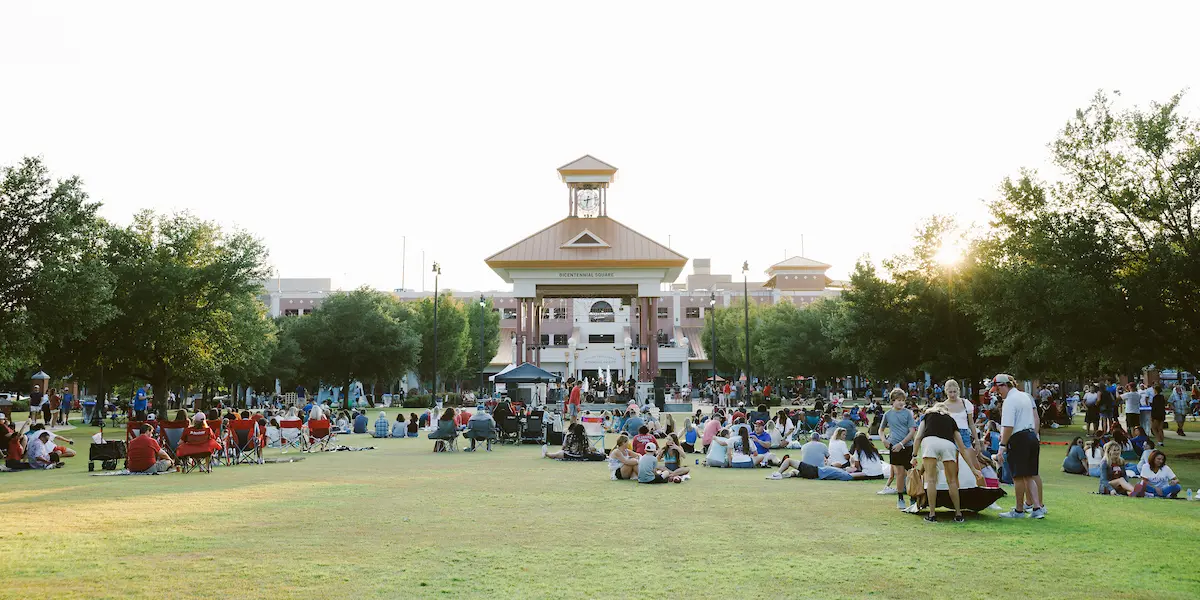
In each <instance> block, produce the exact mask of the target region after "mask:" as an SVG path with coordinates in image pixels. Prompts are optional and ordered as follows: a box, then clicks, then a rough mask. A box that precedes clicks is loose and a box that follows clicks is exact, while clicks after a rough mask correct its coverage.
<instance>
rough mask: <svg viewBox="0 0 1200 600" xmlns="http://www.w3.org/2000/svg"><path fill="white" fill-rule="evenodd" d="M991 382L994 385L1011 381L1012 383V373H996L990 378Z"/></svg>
mask: <svg viewBox="0 0 1200 600" xmlns="http://www.w3.org/2000/svg"><path fill="white" fill-rule="evenodd" d="M992 383H993V384H994V385H1000V384H1002V383H1006V384H1008V385H1012V383H1013V376H1012V375H1008V374H1006V373H1000V374H998V375H996V376H995V377H993V378H992Z"/></svg>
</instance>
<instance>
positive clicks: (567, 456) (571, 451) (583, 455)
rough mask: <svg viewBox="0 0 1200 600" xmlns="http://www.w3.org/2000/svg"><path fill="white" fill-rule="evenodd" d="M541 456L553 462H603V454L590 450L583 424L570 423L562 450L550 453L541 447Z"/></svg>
mask: <svg viewBox="0 0 1200 600" xmlns="http://www.w3.org/2000/svg"><path fill="white" fill-rule="evenodd" d="M542 456H543V457H544V458H553V459H555V460H589V461H596V460H604V454H603V453H601V452H597V451H596V450H595V449H593V448H592V442H591V440H589V439H588V436H587V431H586V430H584V428H583V423H571V425H570V427H568V428H567V435H566V436H565V437H563V445H562V450H559V451H558V452H550V451H549V449H548V448H547V447H546V446H542Z"/></svg>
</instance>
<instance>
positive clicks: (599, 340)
mask: <svg viewBox="0 0 1200 600" xmlns="http://www.w3.org/2000/svg"><path fill="white" fill-rule="evenodd" d="M588 343H589V344H615V343H617V339H616V336H614V335H613V334H611V333H609V334H603V335H599V334H595V333H593V334H591V335H589V336H588Z"/></svg>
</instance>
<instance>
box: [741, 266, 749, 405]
mask: <svg viewBox="0 0 1200 600" xmlns="http://www.w3.org/2000/svg"><path fill="white" fill-rule="evenodd" d="M749 272H750V261H743V262H742V303H743V304H744V305H745V307H746V388H745V390H744V391H746V392H747V393H746V396H747V397H749V393H748V391H749V389H750V284H748V283H746V274H747V273H749ZM747 406H749V405H747Z"/></svg>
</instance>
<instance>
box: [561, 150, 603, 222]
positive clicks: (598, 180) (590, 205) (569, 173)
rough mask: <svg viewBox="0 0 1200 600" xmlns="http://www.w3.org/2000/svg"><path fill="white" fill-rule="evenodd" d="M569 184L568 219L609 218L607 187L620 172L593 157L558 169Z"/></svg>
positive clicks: (588, 156)
mask: <svg viewBox="0 0 1200 600" xmlns="http://www.w3.org/2000/svg"><path fill="white" fill-rule="evenodd" d="M558 175H559V177H561V178H562V180H563V183H565V184H567V202H568V206H567V209H568V211H567V216H569V217H578V218H581V219H594V218H596V217H607V216H608V184H610V183H612V181H613V179H614V178H615V177H616V175H617V168H616V167H614V166H612V165H610V164H608V163H606V162H604V161H602V160H599V159H597V158H595V157H593V156H592V155H590V154H587V155H584V156H583V157H582V158H578V159H576V160H574V161H572V162H570V163H568V164H566V165H563V166H561V167H559V168H558Z"/></svg>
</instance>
